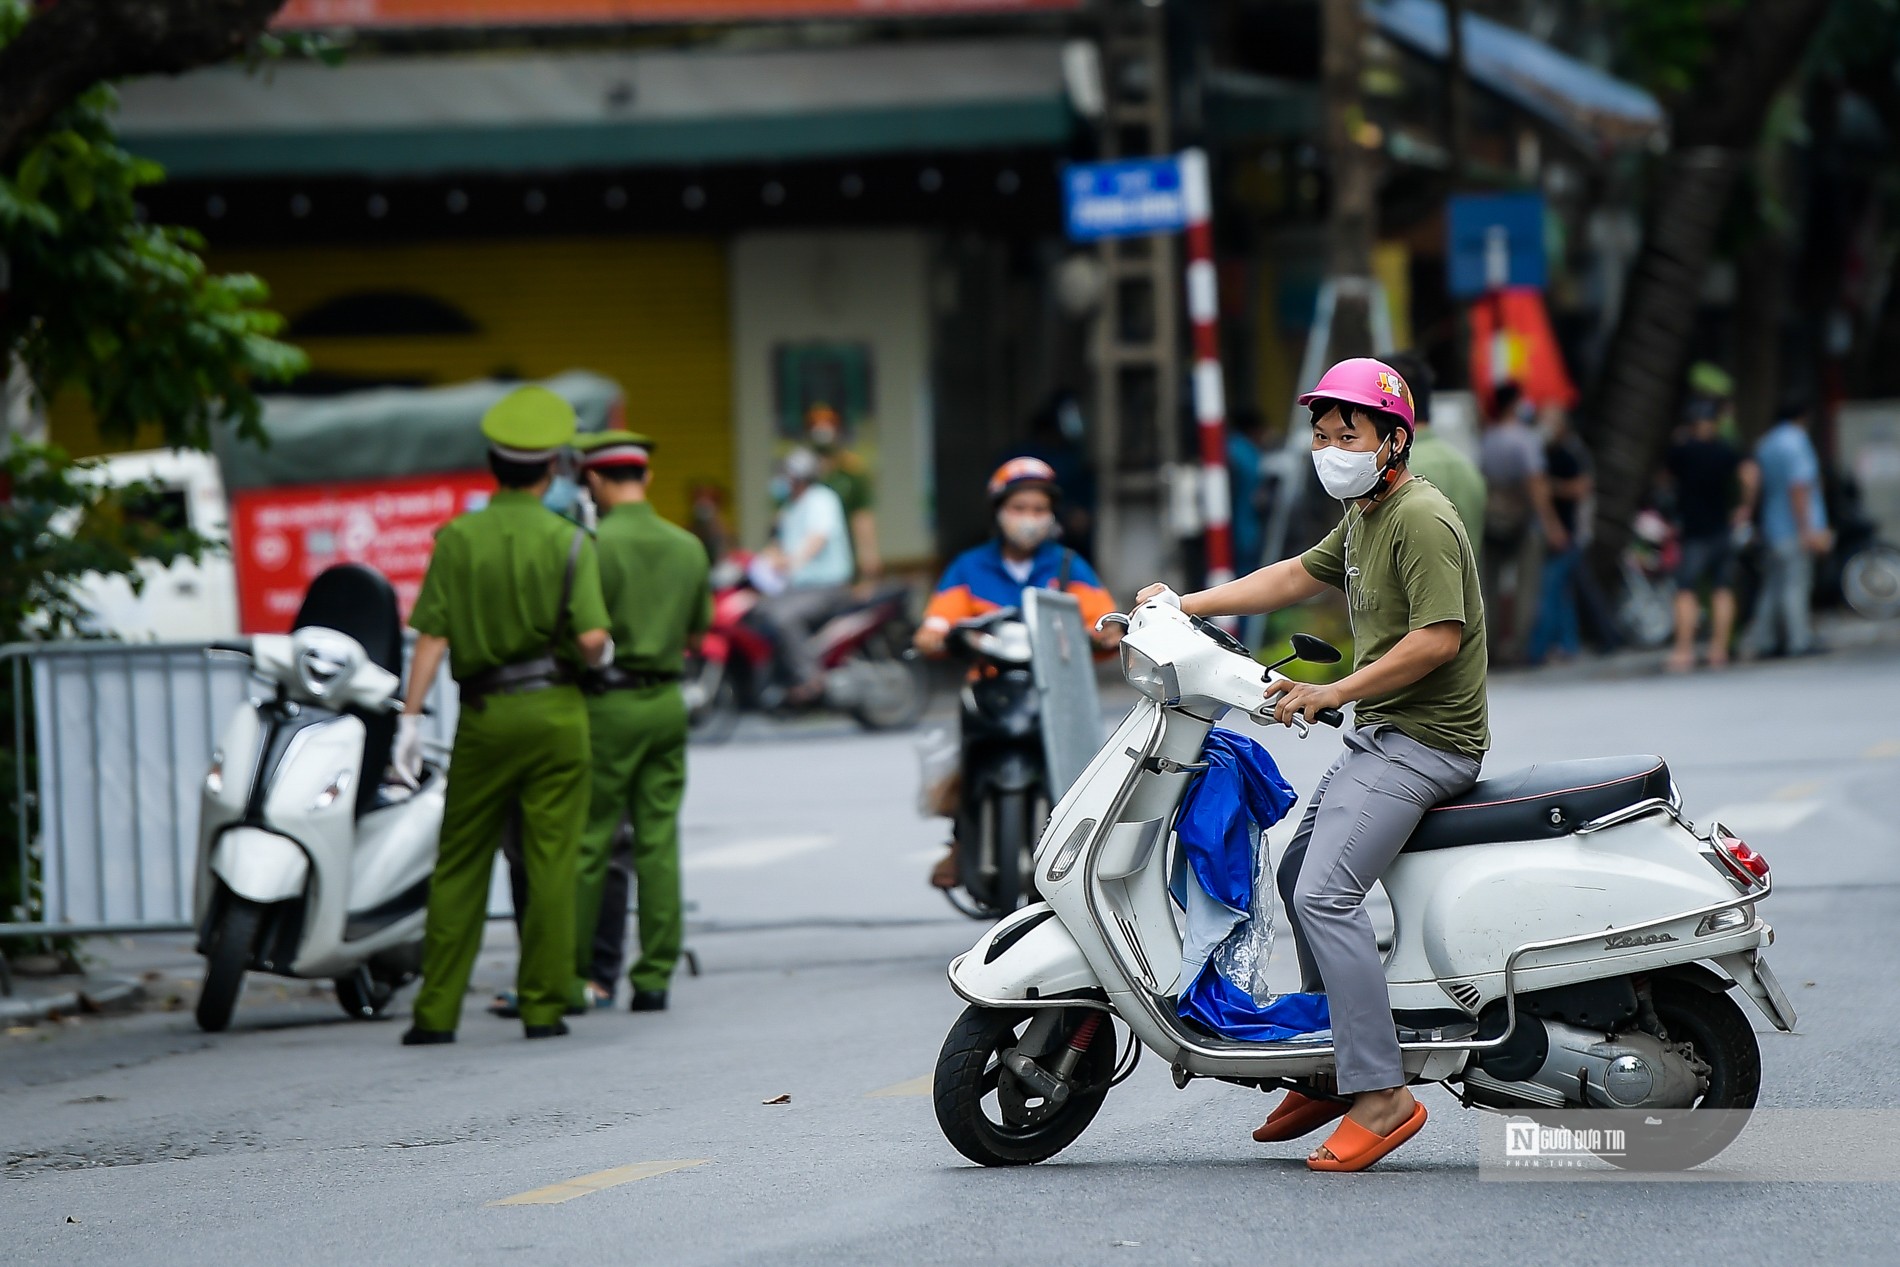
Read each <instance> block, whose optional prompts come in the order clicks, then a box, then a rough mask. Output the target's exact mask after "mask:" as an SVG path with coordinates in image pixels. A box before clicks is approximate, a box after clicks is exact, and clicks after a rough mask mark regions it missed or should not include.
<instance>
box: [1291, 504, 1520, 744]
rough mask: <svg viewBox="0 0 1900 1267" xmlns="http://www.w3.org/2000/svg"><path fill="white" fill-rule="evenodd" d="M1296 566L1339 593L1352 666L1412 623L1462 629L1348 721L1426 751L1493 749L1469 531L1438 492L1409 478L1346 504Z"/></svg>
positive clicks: (1378, 653)
mask: <svg viewBox="0 0 1900 1267" xmlns="http://www.w3.org/2000/svg"><path fill="white" fill-rule="evenodd" d="M1300 563H1301V564H1302V565H1303V566H1304V567H1305V568H1306V570H1307V573H1308V574H1309V575H1311V576H1312V577H1313V579H1314V580H1316V581H1323V582H1325V583H1326V584H1328V585H1331V586H1333V587H1335V588H1337V589H1342V590H1344V591H1345V592H1346V606H1347V609H1348V611H1349V612H1350V614H1351V618H1352V636H1353V648H1354V654H1353V669H1354V671H1355V672H1356V671H1357V670H1359V669H1363V668H1365V667H1366V666H1367V665H1368V664H1371V663H1372V662H1373V661H1374V660H1377V659H1379V658H1380V657H1382V656H1384V655H1386V654H1388V653H1389V652H1390V651H1391V650H1392V648H1394V647H1396V646H1397V645H1398V644H1399V640H1400V639H1402V638H1404V637H1405V635H1406V634H1408V633H1410V632H1411V631H1412V630H1414V629H1423V628H1425V627H1426V626H1427V625H1436V624H1439V623H1441V622H1444V621H1448V620H1455V621H1457V622H1459V623H1460V624H1461V625H1462V626H1463V631H1462V633H1461V634H1460V636H1459V640H1458V654H1457V655H1456V656H1455V657H1453V658H1452V659H1451V660H1448V661H1447V662H1445V663H1444V664H1441V665H1439V666H1438V667H1437V668H1435V669H1433V670H1432V671H1431V672H1430V673H1427V674H1426V675H1425V676H1424V677H1422V678H1420V679H1419V680H1418V681H1416V682H1414V683H1412V685H1410V686H1407V687H1404V688H1402V689H1400V690H1398V691H1395V692H1393V693H1392V694H1390V695H1386V696H1382V697H1378V698H1368V699H1362V700H1360V701H1359V703H1358V705H1357V706H1356V707H1355V708H1354V710H1353V721H1354V724H1356V725H1359V726H1373V725H1377V724H1379V723H1382V722H1383V723H1387V724H1389V725H1392V726H1395V727H1397V728H1398V730H1399V732H1400V733H1402V734H1404V735H1406V736H1407V737H1409V738H1412V739H1415V740H1417V741H1418V742H1419V743H1422V744H1424V745H1425V746H1426V747H1428V748H1437V749H1439V750H1440V751H1447V752H1456V753H1459V754H1461V755H1463V756H1467V757H1473V758H1481V757H1483V755H1484V753H1485V751H1486V750H1487V749H1488V748H1490V746H1491V726H1490V721H1489V717H1488V715H1487V712H1486V708H1485V698H1484V678H1485V649H1484V599H1483V598H1482V597H1481V596H1480V594H1479V590H1478V566H1477V560H1476V557H1475V556H1474V555H1473V554H1472V550H1471V541H1470V538H1469V537H1467V536H1466V535H1465V529H1464V524H1463V522H1462V521H1461V520H1460V519H1459V518H1458V512H1457V511H1456V510H1454V509H1453V508H1452V505H1451V502H1450V501H1448V500H1447V499H1446V497H1445V495H1444V494H1443V493H1441V492H1439V491H1438V490H1437V489H1436V488H1434V487H1432V485H1430V484H1429V483H1427V482H1425V481H1424V480H1419V479H1413V480H1407V481H1406V482H1405V483H1404V484H1402V485H1400V486H1399V488H1398V490H1397V491H1396V492H1394V493H1393V494H1392V495H1391V497H1389V498H1388V499H1387V500H1386V501H1384V502H1382V503H1380V504H1379V505H1377V506H1375V507H1373V508H1372V510H1371V511H1369V512H1364V511H1361V510H1360V509H1359V507H1357V506H1349V507H1347V509H1346V517H1345V518H1344V519H1342V520H1341V521H1340V523H1339V526H1338V527H1337V528H1334V529H1333V530H1332V532H1330V533H1328V534H1327V536H1326V539H1325V540H1324V541H1321V542H1320V543H1319V544H1318V545H1316V546H1314V547H1313V548H1312V549H1311V550H1308V551H1307V552H1306V553H1305V554H1303V555H1301V556H1300Z"/></svg>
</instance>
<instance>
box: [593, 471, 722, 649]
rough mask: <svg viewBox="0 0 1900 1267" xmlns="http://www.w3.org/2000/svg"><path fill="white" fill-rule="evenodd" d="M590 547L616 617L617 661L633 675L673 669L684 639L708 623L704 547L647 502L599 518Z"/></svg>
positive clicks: (708, 589)
mask: <svg viewBox="0 0 1900 1267" xmlns="http://www.w3.org/2000/svg"><path fill="white" fill-rule="evenodd" d="M594 545H595V547H596V548H597V549H598V550H599V551H600V587H601V590H602V591H603V592H604V593H605V594H606V596H607V611H608V614H609V615H610V617H611V618H612V620H613V623H612V624H611V625H610V626H609V628H610V629H611V630H612V632H613V637H614V663H615V664H617V665H619V666H620V667H621V668H623V669H626V670H628V671H629V672H633V673H678V672H679V671H680V669H681V668H682V667H683V665H684V661H685V655H686V643H687V640H688V639H690V638H691V637H692V636H693V635H695V634H702V633H705V632H706V630H707V628H709V627H710V626H711V624H712V588H711V586H710V585H708V584H707V579H706V578H707V573H708V572H709V571H710V565H709V564H708V563H707V561H706V547H705V546H703V545H701V544H700V543H699V538H698V537H695V536H694V535H693V534H692V533H690V532H688V531H686V529H684V528H678V527H675V526H674V525H672V524H670V523H668V522H666V520H664V519H662V518H660V515H659V512H657V511H655V510H654V509H653V507H652V506H650V505H648V504H647V503H646V502H628V503H625V504H622V505H619V506H615V507H614V508H613V509H612V510H610V511H608V512H607V513H606V514H605V515H602V516H601V518H600V530H599V532H598V533H596V535H595V538H594Z"/></svg>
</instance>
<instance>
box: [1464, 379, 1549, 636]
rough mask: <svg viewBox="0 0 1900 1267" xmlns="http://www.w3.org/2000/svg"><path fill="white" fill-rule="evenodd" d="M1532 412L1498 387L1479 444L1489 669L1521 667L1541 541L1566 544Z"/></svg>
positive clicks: (1512, 390)
mask: <svg viewBox="0 0 1900 1267" xmlns="http://www.w3.org/2000/svg"><path fill="white" fill-rule="evenodd" d="M1533 411H1534V406H1533V405H1532V404H1531V402H1530V400H1529V399H1527V398H1526V397H1525V396H1524V394H1523V392H1522V391H1521V390H1520V389H1519V387H1518V386H1517V384H1515V383H1503V384H1501V385H1499V387H1498V388H1497V389H1496V390H1495V391H1494V392H1492V394H1491V417H1490V418H1489V419H1488V420H1487V421H1486V423H1485V428H1484V435H1483V438H1482V439H1481V440H1480V441H1479V446H1478V469H1479V470H1480V471H1482V472H1483V473H1484V483H1485V507H1484V549H1483V552H1482V555H1481V568H1482V571H1481V575H1482V577H1483V580H1484V610H1485V625H1486V628H1487V629H1488V631H1489V635H1488V636H1489V638H1490V654H1491V663H1493V664H1520V663H1522V662H1523V660H1524V654H1525V650H1526V648H1527V644H1528V643H1529V641H1530V634H1531V625H1532V622H1533V621H1534V620H1535V618H1536V612H1535V606H1534V605H1535V603H1536V602H1537V597H1538V594H1539V592H1540V588H1541V587H1540V584H1539V581H1538V575H1539V573H1540V571H1541V569H1542V564H1543V555H1544V543H1545V542H1546V541H1556V540H1562V541H1563V542H1565V543H1567V542H1568V539H1569V538H1568V534H1567V533H1565V532H1564V531H1563V526H1562V524H1560V523H1559V522H1558V520H1557V511H1556V507H1555V506H1553V505H1552V504H1551V499H1550V484H1549V481H1548V480H1547V479H1546V477H1545V474H1544V444H1543V439H1542V437H1540V436H1539V435H1538V433H1537V431H1536V429H1535V428H1533V427H1532V426H1531V425H1530V420H1531V418H1532V416H1533Z"/></svg>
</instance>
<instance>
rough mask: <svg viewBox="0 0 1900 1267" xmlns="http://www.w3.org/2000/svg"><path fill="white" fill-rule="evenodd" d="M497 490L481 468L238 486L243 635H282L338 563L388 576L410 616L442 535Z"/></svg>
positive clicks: (235, 551) (234, 516)
mask: <svg viewBox="0 0 1900 1267" xmlns="http://www.w3.org/2000/svg"><path fill="white" fill-rule="evenodd" d="M494 491H495V481H494V480H493V479H491V478H490V477H489V476H488V475H486V474H478V473H475V472H470V473H468V474H465V475H424V476H416V477H413V478H408V479H393V480H372V481H367V482H364V483H359V484H304V485H299V486H295V487H290V488H252V489H243V490H240V491H239V492H237V493H236V494H234V495H233V496H232V498H231V554H232V558H233V560H234V561H235V563H236V570H237V585H238V623H239V624H240V625H241V626H242V627H243V630H244V632H245V633H284V632H286V631H287V630H288V629H289V628H290V622H291V621H292V620H293V619H294V618H295V617H296V615H297V608H298V607H299V606H300V605H301V604H302V603H303V596H304V591H305V590H307V589H308V588H309V587H310V581H311V579H312V578H313V577H315V576H316V575H317V573H319V572H321V571H323V569H325V568H327V567H329V566H331V565H332V564H335V563H366V564H368V565H369V566H370V567H373V568H375V569H376V570H377V571H378V572H381V573H382V574H383V575H384V576H386V577H388V578H389V583H390V584H391V585H394V586H395V587H396V597H397V598H398V599H399V600H400V601H401V603H402V614H403V618H404V619H405V620H407V619H408V617H409V609H410V608H411V607H412V606H414V605H415V601H416V591H417V590H419V589H421V588H422V574H423V573H424V572H426V571H427V570H428V568H429V554H430V552H431V551H433V550H434V549H435V532H436V529H437V528H440V527H441V526H442V525H443V524H445V523H447V522H448V521H449V520H450V519H453V518H454V517H455V516H456V515H459V514H461V513H462V512H463V511H465V510H472V509H474V508H476V507H478V506H481V505H484V504H486V502H487V501H488V498H489V496H490V494H492V493H493V492H494Z"/></svg>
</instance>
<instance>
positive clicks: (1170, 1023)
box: [950, 709, 1774, 1065]
mask: <svg viewBox="0 0 1900 1267" xmlns="http://www.w3.org/2000/svg"><path fill="white" fill-rule="evenodd" d="M1166 720H1167V711H1166V710H1165V709H1156V710H1155V721H1154V725H1153V726H1152V727H1150V728H1149V731H1148V738H1147V739H1146V740H1145V741H1144V742H1143V744H1142V748H1141V751H1139V752H1137V751H1135V750H1134V749H1133V748H1130V749H1127V750H1126V751H1127V754H1128V755H1129V756H1131V757H1134V758H1135V764H1134V765H1133V766H1132V767H1131V768H1130V770H1129V774H1128V777H1127V779H1125V780H1124V781H1123V783H1122V786H1121V787H1120V789H1119V790H1118V791H1117V792H1116V794H1115V799H1114V801H1113V802H1112V803H1111V804H1110V806H1109V808H1108V811H1107V812H1106V813H1104V814H1103V815H1102V819H1101V822H1100V823H1099V824H1098V825H1097V826H1096V828H1095V830H1094V832H1093V833H1091V835H1090V836H1089V840H1088V843H1087V845H1085V846H1084V847H1083V849H1082V854H1081V857H1080V858H1078V859H1077V860H1076V865H1079V866H1081V867H1082V868H1083V871H1084V874H1085V875H1086V874H1087V873H1088V871H1089V868H1090V866H1091V864H1092V863H1093V862H1094V859H1095V854H1096V852H1097V851H1098V850H1099V849H1100V848H1101V846H1102V844H1103V842H1104V841H1105V840H1106V839H1107V838H1108V833H1109V831H1110V830H1112V829H1113V827H1114V826H1115V824H1116V822H1117V821H1118V820H1119V819H1120V817H1121V812H1122V810H1123V809H1124V808H1125V807H1126V806H1127V804H1128V800H1129V798H1130V797H1131V796H1132V795H1133V794H1134V789H1135V782H1136V780H1137V779H1138V778H1139V777H1140V775H1141V773H1142V768H1143V766H1144V765H1145V764H1146V763H1147V762H1148V761H1149V760H1151V759H1152V758H1153V757H1154V755H1155V749H1156V748H1157V747H1159V746H1160V743H1161V736H1162V733H1163V732H1164V731H1165V729H1166ZM1639 810H1640V811H1641V812H1640V813H1638V812H1631V811H1639ZM1657 810H1667V811H1668V812H1669V813H1670V815H1671V816H1672V817H1674V818H1676V820H1677V821H1678V822H1681V821H1682V817H1681V814H1680V812H1679V811H1678V809H1677V807H1676V806H1675V805H1674V804H1673V803H1672V802H1671V801H1667V800H1663V799H1660V798H1655V799H1654V800H1653V801H1645V802H1639V803H1638V804H1637V805H1633V806H1628V807H1626V809H1625V810H1623V811H1618V812H1617V814H1609V815H1605V816H1604V818H1602V819H1598V820H1595V821H1593V822H1592V823H1590V824H1587V826H1590V827H1592V828H1595V829H1601V828H1602V827H1606V826H1610V825H1611V823H1609V822H1608V821H1606V820H1609V819H1613V818H1615V819H1617V820H1618V821H1628V819H1633V818H1639V817H1642V816H1643V815H1644V814H1648V813H1654V812H1656V811H1657ZM1620 814H1627V817H1626V818H1618V815H1620ZM1685 825H1686V824H1685ZM1773 890H1774V881H1773V879H1772V877H1769V876H1764V877H1762V882H1761V887H1760V888H1759V889H1750V890H1749V891H1747V892H1745V893H1741V894H1738V895H1736V896H1735V897H1734V898H1732V899H1730V900H1728V901H1723V902H1717V903H1714V904H1713V905H1710V906H1701V907H1696V908H1695V909H1693V910H1688V911H1683V912H1680V913H1678V914H1674V915H1665V916H1662V917H1661V918H1658V919H1650V920H1643V921H1642V922H1640V923H1636V924H1625V925H1622V926H1621V927H1617V928H1606V929H1602V930H1600V931H1591V932H1588V933H1577V934H1573V935H1571V936H1568V937H1553V938H1550V939H1548V940H1545V941H1530V942H1525V943H1524V944H1523V945H1521V946H1519V947H1518V948H1517V949H1516V950H1513V951H1512V952H1511V953H1510V954H1509V955H1508V956H1506V958H1505V960H1504V994H1503V999H1504V1008H1505V1024H1504V1031H1503V1032H1502V1033H1501V1034H1499V1035H1498V1036H1497V1037H1496V1038H1488V1039H1474V1040H1463V1039H1460V1040H1444V1041H1439V1042H1430V1041H1427V1042H1401V1043H1400V1044H1399V1050H1400V1051H1401V1052H1427V1053H1430V1052H1454V1051H1462V1052H1482V1051H1492V1050H1495V1049H1496V1048H1499V1047H1502V1046H1503V1045H1504V1044H1505V1043H1507V1042H1509V1041H1510V1039H1511V1036H1512V1035H1513V1034H1514V1033H1515V1032H1516V1031H1517V980H1516V978H1517V963H1518V960H1519V959H1521V958H1523V957H1524V956H1525V955H1529V954H1536V953H1538V952H1540V951H1545V950H1556V949H1561V948H1562V947H1565V946H1574V945H1579V944H1581V943H1583V942H1588V941H1595V940H1597V939H1598V938H1600V937H1605V938H1607V937H1620V936H1623V935H1625V934H1630V933H1639V932H1642V931H1644V930H1646V929H1650V928H1656V927H1658V926H1660V925H1663V924H1674V923H1677V922H1679V921H1682V920H1690V919H1705V918H1707V917H1708V916H1710V915H1713V914H1715V913H1716V912H1718V911H1726V910H1730V909H1732V908H1735V907H1738V906H1744V905H1747V904H1749V903H1751V902H1759V901H1761V900H1762V899H1763V898H1766V897H1767V896H1768V895H1769V894H1770V893H1771V892H1772V891H1773ZM1083 891H1084V892H1085V893H1086V894H1087V896H1088V904H1089V915H1090V917H1091V918H1093V919H1094V920H1095V923H1096V926H1097V927H1098V928H1101V929H1104V930H1106V929H1108V928H1109V927H1111V926H1112V925H1111V924H1110V922H1109V921H1108V920H1107V919H1105V918H1104V913H1103V911H1102V909H1101V905H1100V898H1099V891H1098V889H1097V887H1096V886H1095V885H1093V884H1085V885H1084V886H1083ZM1762 925H1763V920H1762V918H1761V917H1760V916H1759V915H1757V916H1756V917H1755V920H1754V922H1753V923H1752V924H1750V925H1749V927H1748V928H1747V929H1746V930H1743V931H1746V932H1755V931H1757V930H1759V929H1760V928H1761V927H1762ZM1110 945H1111V947H1112V946H1113V942H1112V941H1111V942H1110ZM966 953H967V952H966ZM1113 953H1114V954H1115V957H1116V959H1117V961H1120V960H1121V957H1122V956H1121V952H1120V951H1119V950H1118V949H1117V950H1114V952H1113ZM962 960H963V956H961V955H959V956H958V957H957V959H956V960H955V961H953V962H952V963H951V965H950V968H951V976H950V984H951V988H952V989H955V990H956V991H957V993H958V994H960V995H962V996H963V997H964V999H966V1000H967V1001H969V1002H971V1003H975V1004H978V1005H979V1006H991V1007H1005V1008H1017V1007H1023V1006H1044V1007H1057V1006H1068V1007H1096V1008H1099V1009H1101V1010H1112V1009H1109V1008H1105V1007H1103V1005H1102V1004H1100V1003H1097V1002H1095V1001H1094V1000H1086V1001H1085V1000H1080V999H1077V1000H1073V1001H1070V1000H1064V1001H1062V1002H1059V1003H1058V1002H1056V1001H1053V1000H1051V1001H1043V1000H1027V1001H1022V1002H1005V1001H1000V1000H985V999H978V998H973V997H971V996H970V995H969V994H967V993H965V992H964V991H963V990H961V989H959V988H958V987H957V981H956V967H957V964H959V963H961V962H962ZM1121 966H1122V967H1123V970H1124V972H1126V970H1127V965H1126V964H1122V965H1121ZM1135 994H1136V997H1138V998H1139V999H1140V1000H1141V1004H1142V1007H1143V1008H1144V1009H1145V1010H1146V1011H1147V1012H1148V1014H1149V1016H1150V1018H1151V1019H1152V1020H1154V1021H1155V1022H1156V1023H1157V1024H1159V1025H1160V1026H1161V1027H1162V1028H1163V1029H1164V1030H1165V1031H1167V1032H1168V1033H1169V1034H1170V1035H1172V1036H1173V1038H1174V1039H1175V1041H1176V1042H1177V1043H1178V1044H1179V1046H1180V1049H1181V1050H1180V1053H1179V1054H1177V1056H1176V1058H1175V1063H1176V1064H1177V1065H1178V1064H1179V1063H1180V1056H1181V1055H1189V1056H1199V1057H1203V1058H1206V1059H1210V1060H1223V1059H1226V1060H1231V1059H1233V1058H1235V1057H1237V1056H1254V1055H1257V1056H1259V1057H1261V1058H1262V1059H1279V1058H1283V1057H1287V1056H1305V1057H1319V1056H1330V1055H1332V1054H1333V1052H1334V1049H1333V1044H1331V1043H1243V1042H1233V1041H1227V1042H1220V1043H1218V1044H1217V1045H1213V1044H1209V1043H1206V1042H1203V1041H1201V1040H1199V1039H1197V1038H1196V1037H1195V1036H1194V1035H1192V1034H1190V1033H1188V1032H1187V1031H1185V1030H1184V1029H1182V1027H1181V1023H1180V1018H1179V1017H1178V1016H1175V1015H1173V1014H1172V1012H1171V1010H1164V1009H1162V1008H1160V1007H1158V1006H1156V1001H1157V1000H1167V999H1170V997H1171V996H1168V995H1163V994H1157V993H1156V992H1155V991H1154V990H1152V989H1149V988H1146V987H1144V988H1142V989H1141V990H1139V991H1136V992H1135ZM1474 1019H1475V1018H1474Z"/></svg>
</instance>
